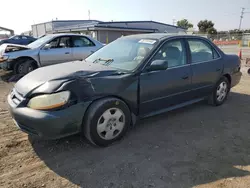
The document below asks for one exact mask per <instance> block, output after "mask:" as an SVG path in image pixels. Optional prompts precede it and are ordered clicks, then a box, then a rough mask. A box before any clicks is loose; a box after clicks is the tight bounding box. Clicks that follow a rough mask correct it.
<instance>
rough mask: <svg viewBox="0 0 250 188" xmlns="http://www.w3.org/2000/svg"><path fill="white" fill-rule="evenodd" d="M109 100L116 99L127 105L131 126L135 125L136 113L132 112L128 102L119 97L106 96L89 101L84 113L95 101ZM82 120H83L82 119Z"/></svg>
mask: <svg viewBox="0 0 250 188" xmlns="http://www.w3.org/2000/svg"><path fill="white" fill-rule="evenodd" d="M109 98H116V99H119V100H121V101H122V102H124V103H125V104H126V105H127V107H128V109H129V111H130V114H131V120H132V126H134V125H135V123H136V120H137V115H136V111H135V110H133V108H132V107H131V105H129V102H128V101H127V100H125V99H124V98H122V97H120V96H117V95H107V96H102V97H99V98H96V99H94V100H93V101H91V103H90V104H89V105H88V107H87V109H86V111H85V113H86V112H87V111H88V110H89V108H90V106H91V105H92V104H93V103H95V102H97V101H100V100H105V99H109ZM83 119H84V117H83Z"/></svg>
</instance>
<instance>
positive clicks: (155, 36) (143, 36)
mask: <svg viewBox="0 0 250 188" xmlns="http://www.w3.org/2000/svg"><path fill="white" fill-rule="evenodd" d="M123 37H124V38H134V39H156V40H164V39H166V38H170V37H183V38H184V37H192V38H194V37H195V38H202V39H204V37H200V36H195V35H188V34H179V33H148V34H135V35H128V36H123Z"/></svg>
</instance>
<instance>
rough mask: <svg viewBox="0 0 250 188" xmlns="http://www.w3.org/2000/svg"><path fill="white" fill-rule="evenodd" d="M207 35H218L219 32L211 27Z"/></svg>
mask: <svg viewBox="0 0 250 188" xmlns="http://www.w3.org/2000/svg"><path fill="white" fill-rule="evenodd" d="M207 33H208V34H216V33H217V30H216V29H215V28H214V27H210V28H208V29H207Z"/></svg>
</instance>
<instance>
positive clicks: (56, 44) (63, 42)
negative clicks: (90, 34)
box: [47, 37, 70, 49]
mask: <svg viewBox="0 0 250 188" xmlns="http://www.w3.org/2000/svg"><path fill="white" fill-rule="evenodd" d="M47 44H49V48H50V49H51V48H69V47H70V37H57V38H55V39H53V40H52V41H50V42H49V43H47Z"/></svg>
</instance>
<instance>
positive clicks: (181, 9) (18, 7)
mask: <svg viewBox="0 0 250 188" xmlns="http://www.w3.org/2000/svg"><path fill="white" fill-rule="evenodd" d="M0 6H1V7H2V8H1V11H0V26H2V27H7V28H10V29H14V30H15V33H21V32H24V31H28V30H31V25H33V24H36V23H42V22H47V21H51V20H52V19H53V20H55V19H58V20H71V19H72V20H85V19H89V16H88V10H90V19H94V20H101V21H111V20H113V21H135V20H136V21H138V20H153V21H158V22H163V23H167V24H173V19H175V20H180V19H183V18H186V19H188V20H189V21H190V22H191V23H193V24H194V27H195V28H197V23H198V22H199V21H200V20H203V19H208V20H212V21H213V22H214V23H215V26H214V27H215V28H216V29H217V30H228V29H237V28H238V27H239V22H240V12H241V7H245V8H247V9H246V10H245V12H249V13H245V14H244V18H243V21H242V28H243V29H247V28H248V29H250V0H209V1H208V0H22V1H21V0H11V1H6V0H2V1H1V3H0ZM10 13H11V14H10Z"/></svg>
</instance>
